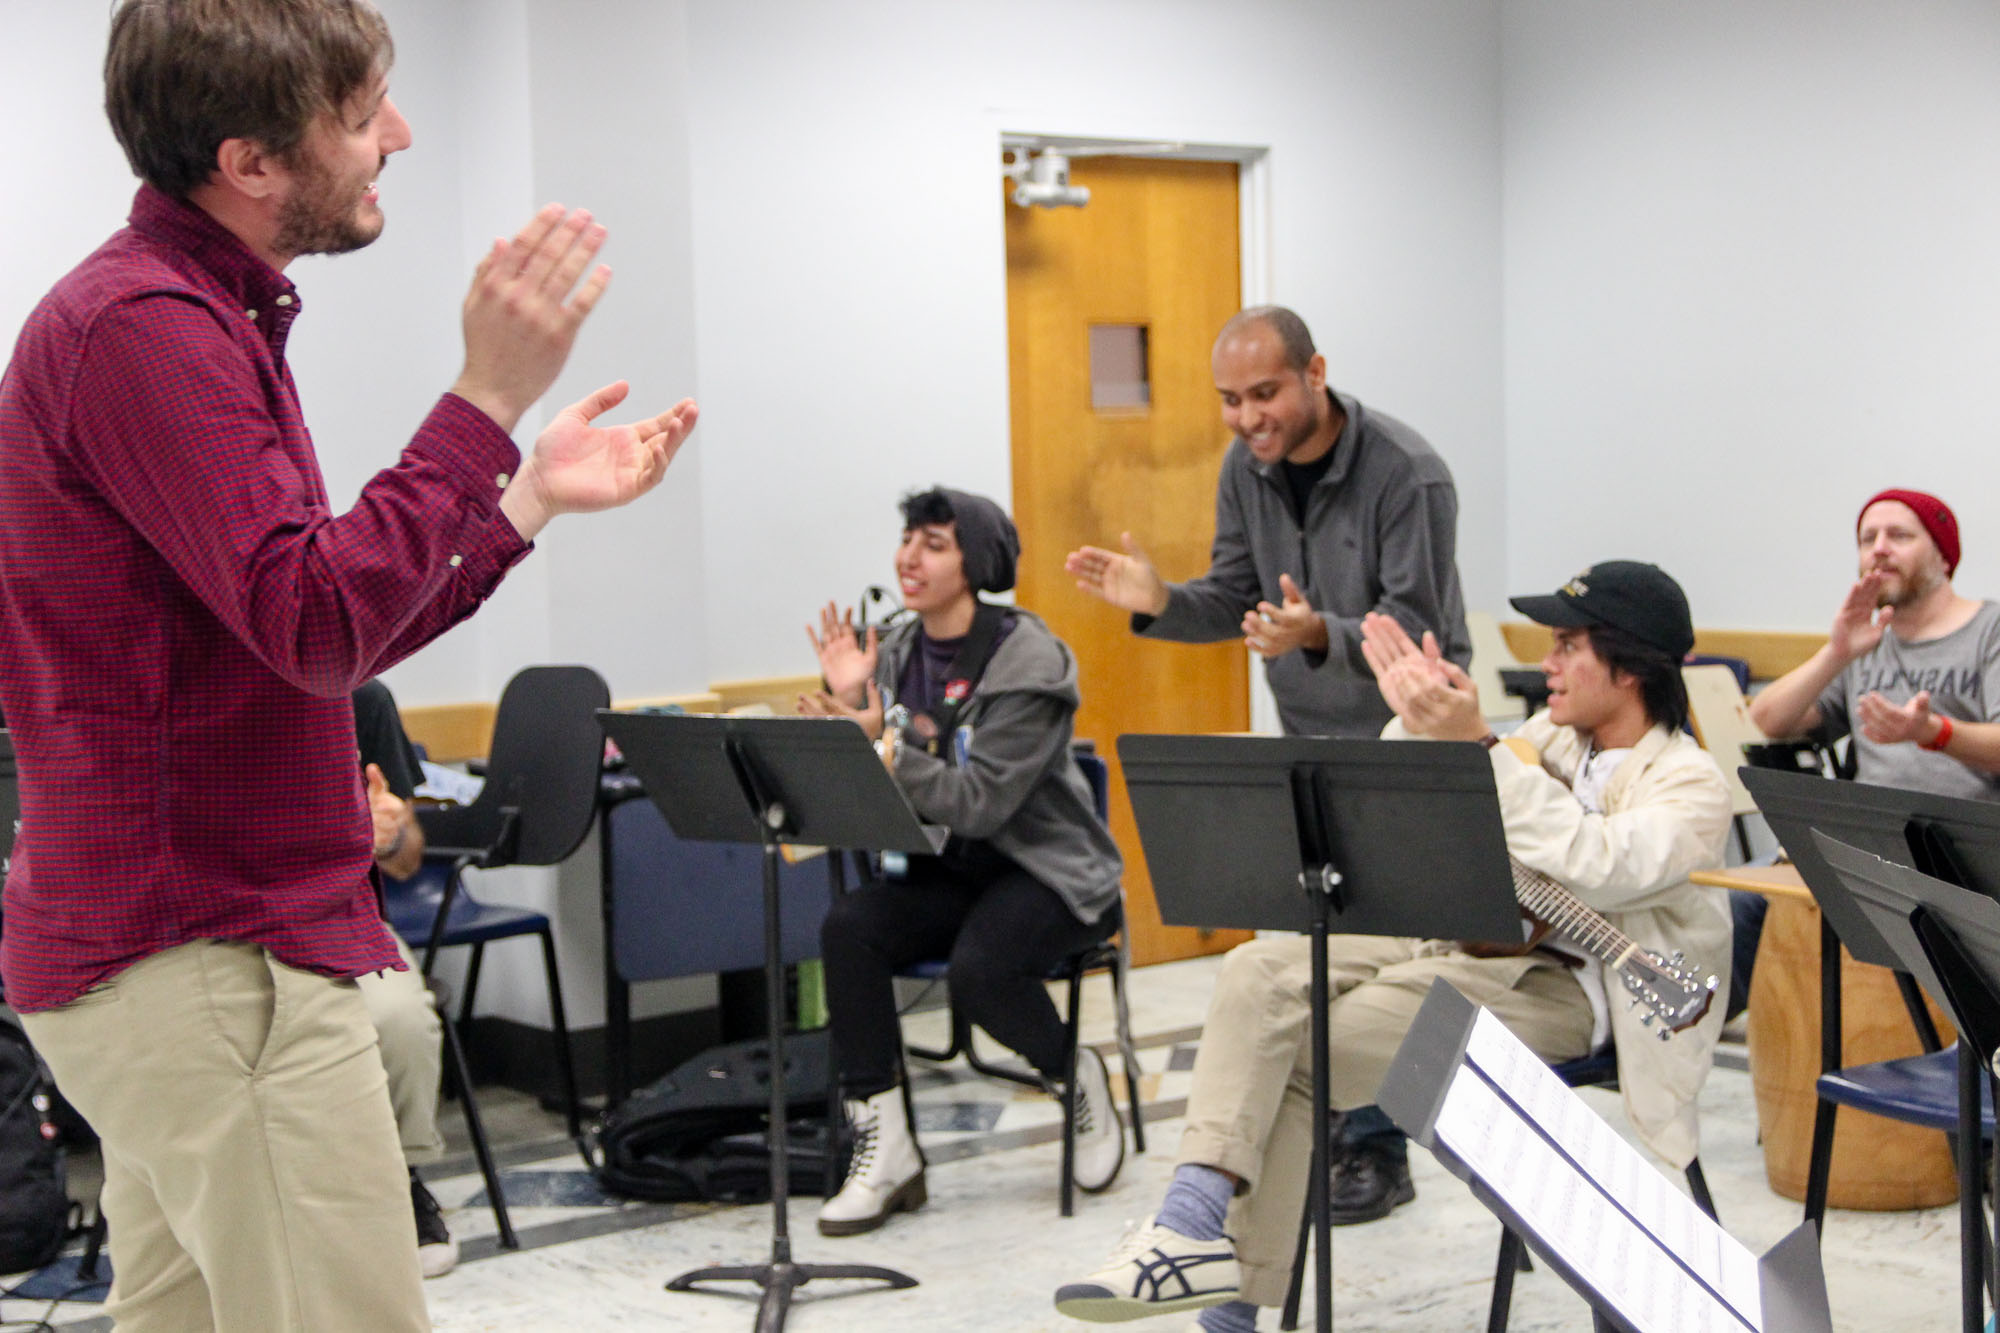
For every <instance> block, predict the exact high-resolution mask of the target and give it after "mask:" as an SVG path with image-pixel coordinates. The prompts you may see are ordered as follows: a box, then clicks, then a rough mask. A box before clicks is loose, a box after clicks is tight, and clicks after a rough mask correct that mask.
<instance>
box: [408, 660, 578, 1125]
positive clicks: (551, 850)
mask: <svg viewBox="0 0 2000 1333" xmlns="http://www.w3.org/2000/svg"><path fill="white" fill-rule="evenodd" d="M610 705H611V691H610V688H609V687H608V686H607V685H606V684H605V683H604V678H603V677H602V676H599V675H598V674H597V673H596V672H595V671H593V670H591V669H590V668H589V667H582V666H538V667H528V668H525V669H524V670H522V671H520V672H517V673H516V674H515V676H514V678H513V679H512V680H510V681H508V682H507V688H506V690H505V691H504V692H503V693H502V694H501V696H500V707H499V711H498V713H497V715H496V716H495V718H494V724H493V745H492V755H491V756H490V758H489V760H488V763H487V772H486V785H485V786H484V787H482V788H481V789H480V792H479V795H478V796H477V797H476V798H474V800H473V802H472V804H470V805H464V806H432V807H420V808H419V809H418V811H417V821H418V823H420V824H421V825H422V826H423V830H424V844H425V850H424V857H425V862H426V866H425V869H424V871H422V872H420V873H419V874H418V875H417V876H415V877H413V878H412V879H410V880H407V881H404V882H403V883H402V885H400V886H399V890H400V891H399V892H397V893H395V894H393V895H391V897H390V900H389V902H388V904H387V906H388V909H389V915H390V921H391V924H393V925H394V926H395V927H396V929H397V932H398V933H399V934H401V935H402V936H403V938H404V939H406V940H408V941H409V943H410V947H411V948H413V949H418V950H421V951H422V954H423V970H424V975H425V976H429V975H430V972H431V969H432V967H433V965H434V964H435V962H436V960H437V952H438V950H439V949H443V948H450V947H452V946H454V945H467V946H469V947H470V948H471V949H472V957H471V961H470V963H469V964H468V966H467V970H466V976H465V983H464V991H463V996H462V998H461V1000H460V1005H459V1020H460V1022H464V1021H465V1020H466V1019H467V1018H469V1017H470V1016H471V1013H472V1005H473V997H474V994H475V992H476V990H477V988H478V985H479V964H480V960H481V958H482V956H483V954H484V951H485V948H486V945H487V944H488V943H490V942H491V941H493V940H499V939H510V938H512V937H514V936H517V935H535V936H538V937H539V938H540V939H541V943H542V963H543V967H544V969H545V970H546V972H547V974H548V983H549V1018H550V1023H551V1026H552V1028H553V1030H554V1035H555V1042H556V1056H557V1062H558V1066H559V1069H560V1072H561V1075H562V1091H563V1102H564V1114H565V1117H566V1119H567V1122H568V1129H569V1134H570V1137H571V1138H572V1139H580V1138H581V1135H582V1125H581V1114H580V1108H579V1104H578V1100H577V1091H576V1066H575V1062H574V1059H573V1057H572V1055H571V1051H570V1041H569V1024H568V1021H567V1019H566V1018H565V1016H564V1012H563V1002H562V979H561V976H560V974H559V972H558V970H557V967H556V949H555V934H554V929H553V927H552V925H551V923H550V921H549V918H548V916H547V915H546V914H544V913H541V912H536V911H533V910H530V909H528V908H522V907H508V906H502V905H497V904H487V903H482V902H480V901H479V900H478V899H476V898H474V897H473V896H472V895H471V894H470V893H469V892H467V890H466V888H465V885H464V874H465V872H466V871H467V870H471V869H478V870H491V869H497V868H499V867H502V866H551V865H555V864H557V863H559V862H561V861H563V860H564V859H566V858H567V857H568V856H569V855H570V853H572V852H574V851H575V850H576V849H577V847H578V846H579V845H581V844H582V842H583V840H584V838H585V837H586V836H588V834H589V833H590V828H591V824H592V822H593V821H594V820H595V818H596V815H597V779H598V772H599V770H600V769H601V768H602V766H603V758H604V732H603V729H602V727H600V726H599V724H598V721H597V711H598V710H599V709H601V708H608V707H610ZM426 916H427V917H428V919H427V920H426Z"/></svg>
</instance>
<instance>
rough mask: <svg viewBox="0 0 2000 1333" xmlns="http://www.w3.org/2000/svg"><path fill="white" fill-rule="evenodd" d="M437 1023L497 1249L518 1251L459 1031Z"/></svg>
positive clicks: (519, 1245) (444, 1019) (448, 1024)
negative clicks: (483, 1187) (496, 1235)
mask: <svg viewBox="0 0 2000 1333" xmlns="http://www.w3.org/2000/svg"><path fill="white" fill-rule="evenodd" d="M438 1017H439V1018H440V1019H443V1021H442V1022H441V1023H439V1024H438V1026H439V1027H441V1028H443V1029H444V1053H445V1058H446V1059H447V1060H448V1061H450V1069H451V1074H452V1078H453V1079H454V1080H456V1082H457V1083H458V1101H459V1105H460V1106H462V1107H463V1108H464V1109H465V1131H466V1133H467V1134H469V1135H470V1136H471V1137H472V1155H473V1156H474V1157H476V1158H477V1159H478V1160H479V1174H480V1176H481V1177H482V1178H483V1179H484V1180H485V1181H486V1201H487V1203H488V1204H490V1205H491V1206H492V1208H493V1225H494V1226H495V1228H497V1229H498V1231H499V1233H500V1248H501V1249H503V1250H518V1249H520V1248H521V1242H520V1239H519V1238H518V1237H517V1236H515V1235H514V1224H513V1223H512V1222H511V1221H509V1220H508V1217H507V1196H506V1194H505V1193H504V1192H503V1191H502V1190H501V1188H500V1172H499V1171H498V1170H497V1169H496V1168H495V1167H494V1165H493V1148H492V1145H491V1144H489V1143H488V1142H487V1140H486V1126H485V1123H484V1122H483V1121H481V1120H480V1118H479V1103H478V1101H477V1100H476V1099H474V1097H473V1095H472V1071H471V1070H469V1069H467V1068H466V1065H465V1047H464V1046H462V1045H460V1044H459V1040H458V1029H457V1028H455V1027H453V1026H452V1024H451V1019H449V1018H446V1017H445V1016H444V1015H443V1014H440V1015H438Z"/></svg>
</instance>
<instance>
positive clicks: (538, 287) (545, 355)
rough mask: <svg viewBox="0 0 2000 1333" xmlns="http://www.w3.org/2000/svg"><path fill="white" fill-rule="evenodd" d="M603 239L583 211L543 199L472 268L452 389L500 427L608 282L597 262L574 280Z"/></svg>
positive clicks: (517, 413) (552, 370) (521, 405)
mask: <svg viewBox="0 0 2000 1333" xmlns="http://www.w3.org/2000/svg"><path fill="white" fill-rule="evenodd" d="M604 237H605V231H604V228H603V227H601V226H599V225H598V224H597V223H595V222H593V221H591V217H590V214H589V212H588V211H586V210H584V209H578V210H576V211H575V212H573V213H572V212H569V211H568V210H566V209H565V208H564V207H563V206H562V205H561V204H549V205H547V206H546V207H544V208H543V209H542V210H541V212H539V213H537V214H535V216H534V217H533V218H532V219H530V220H529V222H528V225H527V226H525V227H523V228H521V230H520V231H519V232H517V233H515V235H514V238H513V239H512V240H511V241H509V240H496V241H494V243H493V248H492V249H491V250H489V251H487V253H486V257H485V258H484V259H481V260H480V261H479V266H478V268H477V269H475V270H474V272H473V275H472V286H471V288H470V289H469V290H468V291H467V292H466V294H465V307H464V311H463V315H462V319H463V324H464V328H465V369H464V370H463V371H461V372H460V373H459V377H458V382H457V383H456V384H454V385H452V392H453V393H456V394H457V395H458V396H459V397H461V398H463V399H465V400H466V401H468V402H470V403H471V404H472V405H473V406H475V407H477V408H478V409H479V410H480V411H482V412H484V413H486V415H488V416H489V417H492V418H493V420H494V421H495V422H497V423H498V424H499V426H500V429H502V430H505V431H511V430H513V429H514V427H515V425H516V424H517V423H518V422H519V421H520V419H521V414H522V413H524V412H526V411H527V410H528V408H529V407H531V406H532V405H533V404H534V402H535V400H536V399H538V398H540V397H541V396H542V395H543V394H545V393H547V392H548V389H549V385H551V384H553V383H555V378H556V376H557V375H558V374H560V373H561V372H562V368H563V364H564V363H565V362H566V361H568V360H569V353H570V348H571V347H572V346H574V345H575V343H576V332H577V330H578V329H579V328H581V327H582V326H583V321H584V320H585V319H586V318H588V317H589V315H590V312H591V310H592V308H593V307H595V306H596V304H597V299H598V298H599V297H600V296H602V295H603V294H604V288H605V285H606V284H607V283H609V282H610V281H611V270H610V269H608V268H605V267H603V266H602V265H600V266H598V268H596V269H595V270H594V271H592V273H591V274H590V276H589V278H587V279H585V281H584V283H583V285H582V286H581V287H577V285H576V283H577V279H578V278H579V277H581V276H582V275H583V271H584V269H585V268H586V267H587V266H588V265H589V264H590V261H591V260H592V259H593V258H595V257H596V255H597V252H598V250H599V249H601V248H602V247H603V245H604ZM572 288H575V289H576V291H575V295H573V296H572V295H571V289H572Z"/></svg>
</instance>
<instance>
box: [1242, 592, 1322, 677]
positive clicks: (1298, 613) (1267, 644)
mask: <svg viewBox="0 0 2000 1333" xmlns="http://www.w3.org/2000/svg"><path fill="white" fill-rule="evenodd" d="M1278 589H1279V595H1280V596H1281V597H1283V598H1284V601H1283V603H1282V604H1280V605H1277V606H1273V605H1272V604H1271V603H1269V602H1259V603H1257V608H1256V610H1254V611H1251V612H1249V613H1248V614H1247V615H1245V616H1244V617H1243V642H1244V643H1245V644H1247V645H1249V648H1250V651H1252V652H1254V653H1257V654H1259V655H1260V656H1262V657H1264V658H1266V659H1269V658H1273V657H1282V656H1284V655H1285V654H1286V653H1289V652H1293V651H1296V650H1297V649H1300V648H1303V649H1306V650H1307V651H1309V652H1315V653H1323V652H1325V651H1326V649H1327V638H1326V621H1324V620H1322V619H1321V618H1320V614H1319V612H1317V611H1315V610H1314V609H1313V608H1312V605H1311V604H1310V603H1308V602H1307V601H1306V598H1305V594H1304V593H1302V592H1300V591H1299V585H1298V584H1296V583H1294V582H1292V576H1291V575H1290V574H1280V575H1278Z"/></svg>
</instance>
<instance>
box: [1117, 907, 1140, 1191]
mask: <svg viewBox="0 0 2000 1333" xmlns="http://www.w3.org/2000/svg"><path fill="white" fill-rule="evenodd" d="M1131 949H1132V946H1131V944H1130V943H1129V942H1128V941H1127V940H1126V938H1125V937H1124V936H1123V935H1120V936H1119V938H1118V960H1117V962H1115V963H1113V964H1112V966H1111V1004H1112V1012H1113V1016H1114V1018H1115V1020H1116V1022H1117V1025H1118V1058H1119V1060H1120V1061H1122V1062H1123V1063H1124V1065H1125V1100H1126V1101H1127V1102H1128V1103H1129V1104H1130V1105H1131V1108H1132V1151H1133V1152H1135V1153H1143V1152H1145V1151H1146V1120H1145V1115H1144V1113H1143V1112H1142V1111H1141V1110H1140V1109H1139V1102H1140V1095H1139V1080H1140V1079H1141V1078H1143V1077H1144V1076H1145V1072H1146V1071H1145V1070H1144V1069H1142V1068H1141V1067H1140V1065H1139V1052H1138V1049H1137V1048H1136V1047H1135V1046H1134V1045H1133V1044H1132V1010H1131V1008H1130V1007H1129V1006H1128V1005H1127V1004H1126V1000H1125V972H1126V969H1127V968H1128V967H1129V966H1130V965H1131V964H1130V961H1129V960H1130V957H1131Z"/></svg>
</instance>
